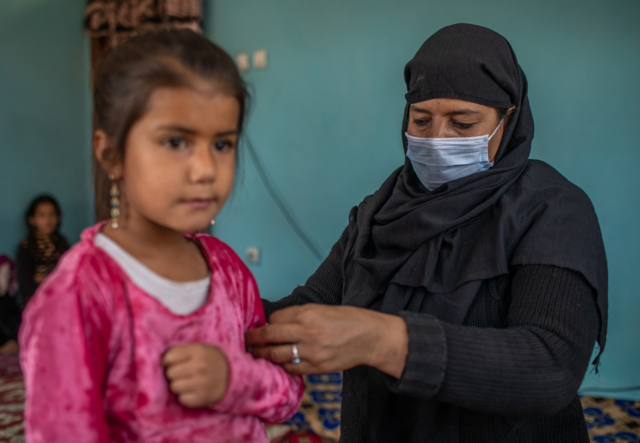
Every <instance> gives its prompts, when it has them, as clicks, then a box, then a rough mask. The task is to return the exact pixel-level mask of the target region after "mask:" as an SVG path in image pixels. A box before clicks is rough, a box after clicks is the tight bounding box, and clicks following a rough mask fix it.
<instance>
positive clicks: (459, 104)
mask: <svg viewBox="0 0 640 443" xmlns="http://www.w3.org/2000/svg"><path fill="white" fill-rule="evenodd" d="M410 109H411V111H412V112H421V113H427V114H457V115H474V114H476V115H477V114H486V113H489V112H493V111H494V108H492V107H491V106H485V105H481V104H478V103H473V102H469V101H466V100H459V99H455V98H432V99H430V100H425V101H422V102H418V103H412V104H411V107H410Z"/></svg>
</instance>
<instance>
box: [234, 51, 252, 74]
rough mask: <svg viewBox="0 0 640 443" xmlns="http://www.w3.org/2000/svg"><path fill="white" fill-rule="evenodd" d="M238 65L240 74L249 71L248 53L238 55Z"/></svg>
mask: <svg viewBox="0 0 640 443" xmlns="http://www.w3.org/2000/svg"><path fill="white" fill-rule="evenodd" d="M236 63H237V64H238V69H239V70H240V72H246V71H248V70H249V54H248V53H246V52H241V53H240V54H238V55H236Z"/></svg>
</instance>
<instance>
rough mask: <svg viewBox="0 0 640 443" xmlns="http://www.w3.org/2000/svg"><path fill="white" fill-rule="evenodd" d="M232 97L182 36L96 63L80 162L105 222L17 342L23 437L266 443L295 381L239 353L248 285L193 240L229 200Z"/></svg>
mask: <svg viewBox="0 0 640 443" xmlns="http://www.w3.org/2000/svg"><path fill="white" fill-rule="evenodd" d="M246 96H247V93H246V89H245V86H244V83H243V81H242V79H241V78H240V76H239V74H238V71H237V69H236V67H235V65H234V63H233V61H232V60H231V58H230V57H229V56H228V55H227V54H226V53H225V52H224V51H222V50H221V49H220V48H218V47H217V46H215V45H214V44H213V43H211V42H209V41H208V40H206V39H205V38H204V37H202V36H201V35H199V34H197V33H195V32H193V31H187V30H181V31H169V30H163V31H156V32H151V33H148V34H144V35H141V36H137V37H133V38H131V39H130V40H128V41H127V42H125V43H124V44H122V46H120V47H118V48H117V49H116V50H115V51H114V52H113V53H112V54H111V55H110V56H109V57H108V58H107V59H106V60H105V61H104V63H103V65H102V67H101V69H100V72H99V75H98V80H97V85H96V91H95V97H94V99H95V115H96V122H97V130H96V131H95V132H94V136H93V144H94V153H95V156H96V159H97V160H98V162H99V164H100V165H101V166H102V168H103V169H104V171H105V172H106V177H105V180H106V182H105V183H104V184H103V185H102V186H100V183H101V180H100V177H98V179H97V180H96V183H97V184H98V186H97V204H101V205H109V206H110V207H111V213H110V215H111V218H110V220H107V221H106V222H103V223H99V224H98V225H96V226H94V227H92V228H89V229H87V230H86V231H84V233H83V234H82V239H81V241H80V243H78V244H77V245H75V246H74V247H73V248H72V250H71V251H69V252H68V253H67V254H66V255H65V257H64V259H63V260H62V261H61V263H60V265H59V266H58V268H56V270H55V271H54V272H53V274H52V275H51V276H50V278H48V279H47V280H46V281H45V283H44V284H43V285H42V286H41V287H40V288H39V289H38V291H37V293H36V295H35V297H34V298H33V300H32V302H31V303H30V305H29V306H28V307H27V310H26V314H25V319H24V322H23V326H22V330H21V333H20V345H21V363H22V368H23V371H24V373H25V384H26V407H25V430H26V435H27V440H28V441H30V442H32V443H36V442H47V443H52V442H60V441H63V442H65V443H67V442H82V443H92V442H145V443H152V442H158V443H159V442H167V443H168V442H172V443H179V442H189V443H197V442H266V441H267V437H266V433H265V430H264V427H263V425H262V424H261V420H262V421H266V422H279V421H282V420H284V419H286V418H288V417H290V416H292V415H293V414H294V413H295V412H296V410H297V408H298V406H299V403H300V399H301V396H302V392H303V384H302V380H301V379H300V378H299V377H297V376H291V375H289V374H287V373H286V372H285V371H284V370H283V369H282V368H281V367H279V366H276V365H273V364H271V363H269V362H267V361H266V360H263V359H254V358H253V357H252V356H251V355H250V354H248V353H247V352H246V350H245V341H244V334H245V332H246V331H247V330H249V329H252V328H255V327H257V326H259V325H262V324H264V323H265V318H264V311H263V308H262V304H261V301H260V297H259V294H258V289H257V287H256V284H255V281H254V279H253V276H252V275H251V273H250V272H249V270H248V269H247V268H246V266H244V264H243V263H242V261H241V260H240V259H239V258H238V257H237V255H236V254H235V253H234V252H233V251H232V250H231V249H230V248H229V247H228V246H227V245H225V244H224V243H222V242H220V241H219V240H217V239H215V238H213V237H210V236H208V235H205V234H199V233H198V232H201V231H202V230H204V229H205V228H206V227H207V226H208V225H209V223H211V220H213V218H214V217H215V216H216V214H217V213H218V212H219V211H220V209H221V208H222V206H223V205H224V203H225V201H226V199H227V197H228V196H229V194H230V192H231V189H232V186H233V180H234V172H235V167H236V151H237V145H238V139H239V137H240V134H241V132H242V124H243V117H244V112H245V100H246Z"/></svg>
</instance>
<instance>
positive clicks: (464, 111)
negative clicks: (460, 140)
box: [445, 109, 480, 115]
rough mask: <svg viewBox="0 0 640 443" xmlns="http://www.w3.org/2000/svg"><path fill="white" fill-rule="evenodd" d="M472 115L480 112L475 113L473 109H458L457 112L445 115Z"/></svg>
mask: <svg viewBox="0 0 640 443" xmlns="http://www.w3.org/2000/svg"><path fill="white" fill-rule="evenodd" d="M471 114H480V112H479V111H474V110H473V109H456V110H455V111H451V112H447V113H446V114H445V115H471Z"/></svg>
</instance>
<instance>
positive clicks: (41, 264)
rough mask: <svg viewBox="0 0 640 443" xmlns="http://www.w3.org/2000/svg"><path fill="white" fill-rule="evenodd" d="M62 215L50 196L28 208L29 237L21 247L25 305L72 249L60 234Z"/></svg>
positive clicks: (37, 199) (20, 269) (22, 303)
mask: <svg viewBox="0 0 640 443" xmlns="http://www.w3.org/2000/svg"><path fill="white" fill-rule="evenodd" d="M61 217H62V214H61V212H60V206H59V205H58V202H57V201H56V200H55V199H54V198H53V197H51V196H50V195H40V196H38V197H36V198H35V199H33V201H32V202H31V204H30V205H29V209H27V214H26V217H25V219H26V222H27V226H28V227H29V235H28V236H27V237H26V238H25V239H24V240H22V242H21V243H20V247H19V248H18V280H19V282H20V290H21V293H22V299H21V305H22V307H24V306H26V304H27V302H28V301H29V299H30V298H31V296H32V295H33V293H34V292H35V291H36V289H37V288H38V286H39V285H40V283H42V281H43V280H44V279H45V277H46V276H47V275H49V274H50V273H51V271H53V268H55V267H56V264H57V263H58V260H59V259H60V257H61V256H62V254H64V253H65V251H66V250H67V249H69V243H68V242H67V239H66V238H64V237H63V236H62V235H61V234H60V233H59V232H58V229H59V228H60V221H61Z"/></svg>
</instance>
